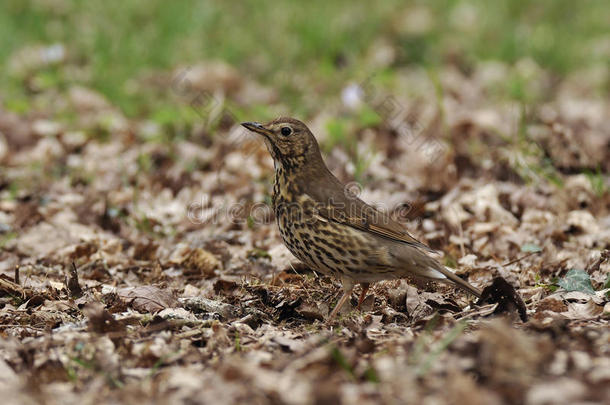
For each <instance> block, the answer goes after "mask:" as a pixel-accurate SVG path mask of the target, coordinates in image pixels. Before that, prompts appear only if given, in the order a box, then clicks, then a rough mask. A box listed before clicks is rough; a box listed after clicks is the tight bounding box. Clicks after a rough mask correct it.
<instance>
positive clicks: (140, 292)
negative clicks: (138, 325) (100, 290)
mask: <svg viewBox="0 0 610 405" xmlns="http://www.w3.org/2000/svg"><path fill="white" fill-rule="evenodd" d="M117 294H118V295H119V297H120V298H121V299H122V300H124V301H127V302H128V304H129V305H131V307H132V308H133V309H135V310H136V311H138V312H150V313H153V314H154V313H157V312H160V311H162V310H164V309H165V308H173V307H176V306H177V305H178V301H177V300H176V299H175V298H174V296H173V295H172V294H171V293H169V292H168V291H165V290H162V289H160V288H158V287H154V286H152V285H144V286H139V287H126V288H121V289H120V290H118V291H117Z"/></svg>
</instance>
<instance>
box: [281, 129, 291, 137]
mask: <svg viewBox="0 0 610 405" xmlns="http://www.w3.org/2000/svg"><path fill="white" fill-rule="evenodd" d="M280 132H281V133H282V135H284V136H288V135H290V134H291V133H292V129H290V127H282V129H280Z"/></svg>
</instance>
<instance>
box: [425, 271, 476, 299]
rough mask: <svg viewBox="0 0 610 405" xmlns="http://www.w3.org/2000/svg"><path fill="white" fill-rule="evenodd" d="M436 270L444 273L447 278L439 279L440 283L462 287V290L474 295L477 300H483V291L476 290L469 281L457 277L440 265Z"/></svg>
mask: <svg viewBox="0 0 610 405" xmlns="http://www.w3.org/2000/svg"><path fill="white" fill-rule="evenodd" d="M435 270H437V271H438V272H440V273H442V274H443V276H445V277H446V278H442V279H439V281H444V282H449V283H451V284H455V285H456V286H458V287H460V288H461V289H463V290H465V291H468V292H469V293H471V294H473V295H474V296H476V297H477V298H481V291H480V290H479V289H478V288H476V287H475V286H473V285H472V284H470V283H469V282H468V281H466V280H463V279H461V278H459V277H458V276H456V275H455V273H453V272H452V271H451V270H449V269H448V268H447V267H445V266H443V265H440V266H438V267H437V268H436V269H435Z"/></svg>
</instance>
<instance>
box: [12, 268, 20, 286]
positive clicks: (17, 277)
mask: <svg viewBox="0 0 610 405" xmlns="http://www.w3.org/2000/svg"><path fill="white" fill-rule="evenodd" d="M13 279H14V280H15V284H17V285H20V284H21V283H20V282H19V265H18V264H17V265H15V276H14V277H13Z"/></svg>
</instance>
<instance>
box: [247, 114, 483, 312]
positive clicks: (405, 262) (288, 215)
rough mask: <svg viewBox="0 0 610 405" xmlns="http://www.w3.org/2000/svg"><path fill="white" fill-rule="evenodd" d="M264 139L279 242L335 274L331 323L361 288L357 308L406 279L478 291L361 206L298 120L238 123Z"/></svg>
mask: <svg viewBox="0 0 610 405" xmlns="http://www.w3.org/2000/svg"><path fill="white" fill-rule="evenodd" d="M241 125H242V126H243V127H245V128H246V129H248V130H249V131H252V132H254V133H256V134H258V135H260V136H262V138H263V140H264V143H265V145H266V147H267V150H268V151H269V153H270V154H271V157H272V158H273V163H274V169H275V178H274V184H273V193H272V204H273V207H272V208H273V212H274V214H275V217H276V222H277V225H278V227H279V232H280V235H281V237H282V240H283V242H284V244H285V245H286V247H287V248H288V250H289V251H290V252H291V253H292V254H293V255H294V256H295V257H296V258H298V259H299V260H300V261H302V262H303V263H304V264H305V265H307V266H308V267H310V268H311V269H312V270H314V271H316V272H319V273H321V274H324V275H327V276H331V277H334V278H337V279H339V281H340V282H341V285H342V289H343V295H342V296H341V298H340V299H339V301H338V302H337V304H336V305H335V307H334V309H333V310H332V312H331V313H330V315H329V317H328V319H327V322H331V321H332V320H333V319H334V318H335V316H336V315H337V313H338V312H339V310H340V309H341V307H342V306H343V305H344V304H345V302H346V301H347V300H348V299H349V297H350V296H351V294H352V292H353V290H354V287H355V286H356V285H357V284H360V286H361V287H362V290H361V294H360V296H359V300H358V308H360V305H361V304H362V301H363V300H364V298H365V297H366V293H367V291H368V289H369V287H370V285H371V284H372V283H374V282H377V281H380V280H389V279H399V278H406V277H415V278H424V279H430V280H436V281H440V282H445V283H449V284H453V285H454V286H457V287H459V288H461V289H463V290H465V291H467V292H469V293H471V294H473V295H475V296H476V297H479V298H480V297H481V291H479V289H477V288H476V287H474V286H472V285H471V284H470V283H468V282H467V281H465V280H463V279H461V278H460V277H458V276H457V275H455V274H454V273H453V272H452V271H450V270H449V269H448V268H447V267H445V266H444V265H442V264H441V263H440V262H439V261H437V260H436V259H435V258H434V257H432V256H431V254H432V253H435V251H434V250H432V249H431V248H430V247H428V246H427V245H425V244H423V243H421V242H420V241H418V240H417V239H415V238H414V237H412V236H411V235H410V234H409V233H408V232H407V231H406V230H405V229H404V228H403V226H402V225H401V224H399V223H398V222H396V221H394V220H393V219H392V218H391V217H390V215H388V214H387V213H385V212H383V211H381V210H378V209H376V208H375V207H373V206H372V205H369V204H367V203H365V202H364V201H363V200H361V199H360V198H359V197H358V196H357V195H355V193H353V192H352V191H351V190H352V189H351V188H350V187H346V186H345V185H344V184H342V183H341V181H340V180H339V179H337V177H335V176H334V175H333V174H332V173H331V171H330V170H329V169H328V167H327V166H326V164H325V162H324V160H323V158H322V154H321V152H320V147H319V145H318V142H317V140H316V138H315V136H314V135H313V133H312V132H311V131H310V130H309V128H308V127H307V126H306V125H305V124H304V123H303V122H301V121H299V120H298V119H295V118H289V117H280V118H277V119H275V120H272V121H270V122H268V123H266V124H261V123H259V122H243V123H241Z"/></svg>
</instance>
